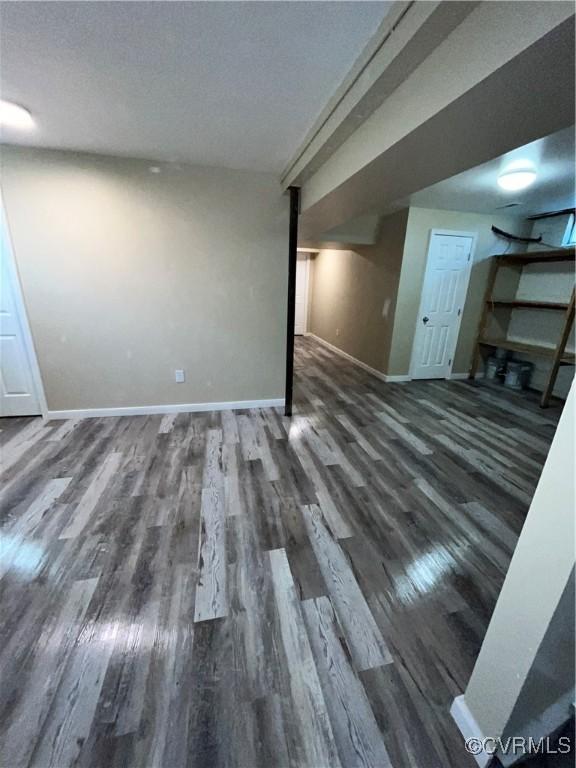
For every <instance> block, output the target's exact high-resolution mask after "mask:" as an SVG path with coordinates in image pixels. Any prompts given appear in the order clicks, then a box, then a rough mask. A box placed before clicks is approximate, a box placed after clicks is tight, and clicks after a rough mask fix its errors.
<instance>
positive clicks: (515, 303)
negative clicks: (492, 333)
mask: <svg viewBox="0 0 576 768" xmlns="http://www.w3.org/2000/svg"><path fill="white" fill-rule="evenodd" d="M486 304H488V305H490V306H494V307H508V308H509V309H561V310H563V311H566V310H567V309H568V304H567V303H566V304H561V303H559V302H556V301H522V300H517V299H513V300H511V301H504V300H500V299H494V300H492V299H488V301H487V302H486Z"/></svg>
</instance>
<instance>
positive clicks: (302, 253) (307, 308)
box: [296, 250, 310, 336]
mask: <svg viewBox="0 0 576 768" xmlns="http://www.w3.org/2000/svg"><path fill="white" fill-rule="evenodd" d="M298 256H304V257H305V259H306V291H305V299H304V302H305V304H306V313H305V315H304V333H303V334H302V335H303V336H307V335H308V313H309V310H310V306H309V304H308V301H309V298H310V294H309V291H310V253H309V252H308V251H299V250H296V258H298Z"/></svg>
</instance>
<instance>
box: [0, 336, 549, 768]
mask: <svg viewBox="0 0 576 768" xmlns="http://www.w3.org/2000/svg"><path fill="white" fill-rule="evenodd" d="M296 372H297V373H296V375H297V383H296V401H297V415H295V416H294V417H293V418H292V420H291V421H290V420H287V419H285V418H283V416H282V415H281V411H280V410H253V411H246V412H239V411H237V412H221V413H199V414H180V415H177V416H164V417H162V416H149V417H144V416H142V417H121V418H103V419H86V420H82V421H78V422H75V421H66V422H58V423H54V422H53V423H51V424H48V425H45V424H43V423H42V421H41V420H40V419H14V420H4V423H3V424H1V425H0V426H1V427H2V432H1V434H0V437H1V439H2V442H3V451H2V455H3V468H2V469H3V477H2V490H1V496H2V507H1V516H2V520H1V522H2V529H1V537H2V538H1V540H0V541H1V558H0V577H1V579H0V610H1V619H2V621H1V630H0V631H1V638H0V665H1V666H0V670H1V679H0V697H1V713H0V714H1V735H2V738H1V759H0V764H1V765H2V766H6V768H17V767H18V766H38V767H39V768H48V766H57V768H64V767H66V766H84V767H86V768H88V766H90V767H92V768H96V766H97V767H98V768H109V767H110V766H119V767H120V766H122V768H133V767H136V766H138V767H140V766H142V768H152V767H159V768H179V767H181V766H195V767H196V766H197V767H198V768H212V766H239V767H241V768H256V767H258V768H259V767H260V766H262V767H263V768H273V767H275V766H278V767H280V766H290V767H296V766H298V767H300V766H309V767H310V768H334V767H335V766H339V765H341V766H343V767H344V768H352V766H374V767H375V768H376V767H377V768H384V767H385V766H394V768H447V767H448V766H454V767H455V768H466V767H467V766H473V765H474V763H473V761H472V759H471V758H470V757H469V756H468V755H467V754H466V752H465V750H464V748H463V744H462V739H461V738H460V736H459V734H458V733H457V731H456V728H455V726H454V725H453V723H452V721H451V718H450V715H449V707H450V704H451V702H452V699H453V697H454V696H456V695H458V694H460V693H462V692H463V690H464V688H465V686H466V683H467V680H468V677H469V675H470V672H471V670H472V666H473V664H474V660H475V657H476V655H477V653H478V650H479V647H480V644H481V642H482V638H483V636H484V633H485V630H486V627H487V624H488V621H489V618H490V615H491V612H492V610H493V607H494V604H495V601H496V598H497V595H498V591H499V588H500V586H501V584H502V581H503V578H504V574H505V571H506V568H507V566H508V563H509V560H510V556H511V553H512V550H513V548H514V546H515V542H516V539H517V536H518V533H519V531H520V528H521V526H522V522H523V519H524V517H525V514H526V511H527V508H528V505H529V502H530V498H531V496H532V493H533V490H534V487H535V484H536V482H537V480H538V476H539V473H540V469H541V467H542V464H543V461H544V458H545V456H546V452H547V449H548V446H549V443H550V441H551V438H552V436H553V433H554V429H555V424H556V421H557V418H558V408H557V407H556V408H554V409H550V410H548V411H545V412H543V411H541V410H540V409H539V408H538V407H537V404H536V403H535V401H534V399H532V398H530V397H528V396H517V395H515V394H511V393H509V392H507V391H502V392H498V393H495V392H494V391H493V390H491V389H489V388H487V387H482V386H478V385H476V386H473V385H470V384H468V383H465V382H444V381H443V382H411V383H406V384H384V383H382V382H381V381H380V380H378V379H376V378H374V377H372V376H371V375H370V374H368V373H366V372H364V371H363V370H362V369H359V368H357V367H355V366H353V365H352V364H350V363H348V362H347V361H345V360H344V359H342V358H341V357H338V356H337V355H335V354H333V353H332V352H330V351H329V350H327V349H326V348H324V347H323V346H320V345H318V344H317V343H316V342H314V341H312V340H310V339H308V338H306V339H298V341H297V360H296Z"/></svg>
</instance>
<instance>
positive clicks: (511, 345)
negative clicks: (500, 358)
mask: <svg viewBox="0 0 576 768" xmlns="http://www.w3.org/2000/svg"><path fill="white" fill-rule="evenodd" d="M478 343H479V344H482V346H485V347H499V348H500V349H507V350H508V351H509V352H523V353H524V354H526V355H537V356H538V357H554V354H555V352H556V348H555V347H542V346H540V345H538V344H524V343H522V342H521V341H510V339H480V340H479V341H478ZM560 361H561V362H562V363H566V364H570V365H574V353H573V352H565V353H564V354H563V355H562V357H561V360H560Z"/></svg>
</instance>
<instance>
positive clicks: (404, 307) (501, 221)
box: [386, 208, 530, 375]
mask: <svg viewBox="0 0 576 768" xmlns="http://www.w3.org/2000/svg"><path fill="white" fill-rule="evenodd" d="M492 224H494V225H495V226H497V227H500V228H501V229H504V230H506V231H507V232H512V233H516V234H528V233H529V231H530V226H529V225H527V224H526V223H525V222H523V221H522V220H521V219H515V218H512V217H510V216H492V215H486V214H478V213H463V212H460V211H441V210H433V209H428V208H410V212H409V216H408V225H407V229H406V242H405V244H404V258H403V261H402V273H401V277H400V284H399V289H398V302H397V306H398V309H397V312H396V317H395V319H394V333H393V338H392V346H391V351H390V360H389V365H388V370H387V371H386V373H388V374H390V375H407V374H408V372H409V370H410V358H411V356H412V343H413V341H414V334H415V330H416V320H417V317H418V309H419V306H420V296H421V292H422V285H423V281H424V272H425V270H426V257H427V253H428V244H429V240H430V230H431V229H450V230H455V231H460V232H472V233H475V234H476V235H477V240H476V249H475V254H474V265H473V267H472V274H471V276H470V284H469V286H468V294H467V296H466V304H465V306H464V312H463V315H462V323H461V325H460V333H459V336H458V344H457V346H456V355H455V358H454V367H453V372H454V373H465V372H467V371H468V369H469V367H470V363H471V359H472V352H473V348H474V339H475V337H476V332H477V328H478V322H479V319H480V313H481V310H482V302H483V299H484V291H485V288H486V281H487V278H488V270H489V264H488V261H487V259H488V258H489V257H490V256H492V255H493V254H497V253H502V252H503V250H504V249H505V248H506V246H507V244H506V242H505V241H503V240H502V239H501V238H498V237H496V236H495V235H494V234H493V233H492V231H491V226H492Z"/></svg>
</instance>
